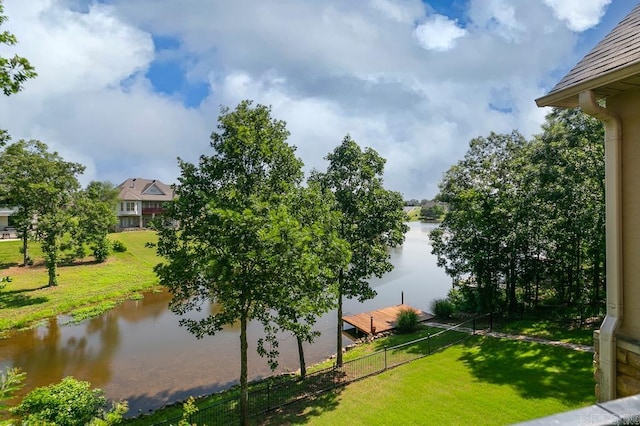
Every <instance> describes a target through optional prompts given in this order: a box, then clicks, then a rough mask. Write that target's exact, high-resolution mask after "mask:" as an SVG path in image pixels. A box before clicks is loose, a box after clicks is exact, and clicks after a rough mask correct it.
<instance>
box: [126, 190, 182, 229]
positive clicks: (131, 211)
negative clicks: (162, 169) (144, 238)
mask: <svg viewBox="0 0 640 426" xmlns="http://www.w3.org/2000/svg"><path fill="white" fill-rule="evenodd" d="M118 190H119V191H120V193H119V194H118V200H119V202H118V206H117V208H116V215H117V216H118V225H117V227H118V230H123V229H131V228H147V227H148V226H149V224H150V221H151V220H152V219H154V218H155V217H156V216H157V215H158V214H161V213H162V212H163V211H164V204H165V203H166V202H167V201H171V200H173V196H174V192H173V189H172V188H171V187H170V186H169V185H166V184H164V183H162V182H160V181H159V180H157V179H153V180H151V179H141V178H129V179H127V180H125V181H124V182H122V183H121V184H120V185H118Z"/></svg>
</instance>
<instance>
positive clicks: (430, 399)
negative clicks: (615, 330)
mask: <svg viewBox="0 0 640 426" xmlns="http://www.w3.org/2000/svg"><path fill="white" fill-rule="evenodd" d="M592 356H593V355H592V354H591V353H585V352H579V351H571V350H568V349H564V348H559V347H553V346H545V345H541V344H537V343H528V342H519V341H510V340H502V339H494V338H490V337H472V338H470V339H468V340H466V341H465V343H464V344H457V345H454V346H451V347H449V348H448V349H446V350H444V351H442V352H438V353H436V354H434V355H431V356H428V357H426V358H422V359H420V360H418V361H414V362H412V363H409V364H406V365H403V366H401V367H398V368H395V369H392V370H388V371H386V372H384V373H382V374H379V375H377V376H373V377H370V378H367V379H365V380H361V381H359V382H356V383H352V384H350V385H348V386H346V387H345V388H343V389H341V390H339V392H336V393H327V394H323V395H321V396H320V397H318V398H316V399H315V400H310V401H302V402H300V403H297V404H293V405H291V406H288V407H285V408H284V409H283V410H282V411H280V412H278V413H274V414H272V415H270V416H268V418H266V419H264V420H261V421H260V424H265V425H280V424H289V425H293V424H303V423H304V424H310V425H334V424H350V425H395V424H402V425H423V424H438V425H446V424H452V425H459V424H488V425H500V424H511V423H514V422H520V421H525V420H530V419H534V418H539V417H543V416H546V415H550V414H554V413H558V412H562V411H567V410H571V409H575V408H579V407H583V406H586V405H589V404H593V403H594V396H593V388H594V382H593V374H592V368H591V365H592V363H591V361H592V360H591V358H592Z"/></svg>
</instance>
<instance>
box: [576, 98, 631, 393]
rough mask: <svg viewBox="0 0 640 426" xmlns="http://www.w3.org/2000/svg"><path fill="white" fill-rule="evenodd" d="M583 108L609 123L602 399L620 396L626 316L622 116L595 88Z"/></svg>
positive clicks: (606, 152) (606, 134) (606, 151)
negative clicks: (619, 347) (619, 334)
mask: <svg viewBox="0 0 640 426" xmlns="http://www.w3.org/2000/svg"><path fill="white" fill-rule="evenodd" d="M579 103H580V108H581V109H582V110H583V111H584V112H585V113H587V114H589V115H591V116H593V117H595V118H597V119H598V120H600V121H602V122H603V123H604V125H605V145H604V157H605V206H606V214H605V217H606V225H605V227H606V247H607V248H606V256H607V257H606V273H607V283H606V287H607V315H606V316H605V318H604V321H603V322H602V325H601V326H600V371H601V373H600V402H604V401H609V400H612V399H616V331H617V330H618V328H619V326H620V324H621V323H622V318H623V281H622V271H623V269H622V268H623V260H622V208H621V200H622V178H621V168H622V165H621V144H622V123H621V121H620V117H618V116H617V115H616V114H614V113H613V112H611V111H610V110H608V109H606V108H604V107H602V106H600V105H598V103H597V102H596V97H595V94H594V93H593V91H591V90H588V91H585V92H582V93H580V97H579Z"/></svg>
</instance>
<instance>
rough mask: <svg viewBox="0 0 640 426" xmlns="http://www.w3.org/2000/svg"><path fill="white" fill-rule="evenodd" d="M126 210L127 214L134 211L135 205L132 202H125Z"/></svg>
mask: <svg viewBox="0 0 640 426" xmlns="http://www.w3.org/2000/svg"><path fill="white" fill-rule="evenodd" d="M126 210H127V211H128V212H133V211H135V210H136V203H134V202H133V201H127V202H126Z"/></svg>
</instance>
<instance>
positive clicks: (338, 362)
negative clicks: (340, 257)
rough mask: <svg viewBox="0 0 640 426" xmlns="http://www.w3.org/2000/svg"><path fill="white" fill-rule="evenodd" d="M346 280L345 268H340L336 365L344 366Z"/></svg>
mask: <svg viewBox="0 0 640 426" xmlns="http://www.w3.org/2000/svg"><path fill="white" fill-rule="evenodd" d="M343 280H344V270H343V269H340V275H339V276H338V327H337V333H336V335H337V340H336V365H337V366H338V367H342V282H343Z"/></svg>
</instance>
